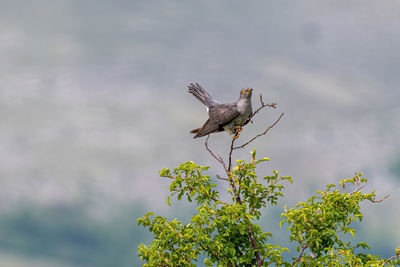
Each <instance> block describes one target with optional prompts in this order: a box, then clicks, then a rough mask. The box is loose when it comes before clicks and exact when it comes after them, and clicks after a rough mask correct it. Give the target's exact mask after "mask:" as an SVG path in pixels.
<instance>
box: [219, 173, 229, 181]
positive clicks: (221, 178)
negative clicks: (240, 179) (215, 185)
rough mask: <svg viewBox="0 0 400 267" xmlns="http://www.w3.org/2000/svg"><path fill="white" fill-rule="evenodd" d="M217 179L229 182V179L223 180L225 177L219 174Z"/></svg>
mask: <svg viewBox="0 0 400 267" xmlns="http://www.w3.org/2000/svg"><path fill="white" fill-rule="evenodd" d="M217 178H218V179H220V180H224V181H229V179H226V178H223V177H221V176H219V175H218V174H217Z"/></svg>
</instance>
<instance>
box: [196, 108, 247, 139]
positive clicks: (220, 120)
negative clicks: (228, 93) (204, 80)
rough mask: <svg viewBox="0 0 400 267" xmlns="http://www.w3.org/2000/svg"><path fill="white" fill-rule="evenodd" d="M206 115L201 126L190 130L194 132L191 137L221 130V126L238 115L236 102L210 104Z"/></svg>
mask: <svg viewBox="0 0 400 267" xmlns="http://www.w3.org/2000/svg"><path fill="white" fill-rule="evenodd" d="M208 115H209V119H208V120H207V121H206V123H204V125H203V127H201V128H200V129H195V130H193V131H192V133H196V135H195V136H194V137H193V138H197V137H202V136H205V135H208V134H210V133H214V132H220V131H223V130H224V129H223V128H222V127H223V126H224V125H225V124H227V123H229V122H231V121H232V120H233V119H234V118H236V116H238V115H239V111H238V108H237V105H236V104H217V105H213V106H210V109H209V111H208Z"/></svg>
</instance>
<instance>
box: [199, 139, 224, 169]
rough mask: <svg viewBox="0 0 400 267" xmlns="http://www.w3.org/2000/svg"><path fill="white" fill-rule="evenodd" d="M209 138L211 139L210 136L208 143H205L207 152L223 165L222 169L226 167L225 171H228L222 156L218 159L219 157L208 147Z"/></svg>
mask: <svg viewBox="0 0 400 267" xmlns="http://www.w3.org/2000/svg"><path fill="white" fill-rule="evenodd" d="M208 138H210V135H207V138H206V142H205V143H204V145H205V146H206V149H207V151H208V152H210V154H211V155H212V156H213V157H214V158H215V159H216V160H217V161H218V162H219V163H221V165H222V167H224V169H225V171H227V169H226V165H225V162H224V160H223V159H222V158H221V156H218V157H217V156H216V155H215V154H214V153H213V152H212V150H211V149H210V148H209V147H208Z"/></svg>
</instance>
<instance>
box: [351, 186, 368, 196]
mask: <svg viewBox="0 0 400 267" xmlns="http://www.w3.org/2000/svg"><path fill="white" fill-rule="evenodd" d="M364 187H365V185H363V186H360V185H358V187H357V189H356V190H354V191H353V192H351V193H350V196H351V195H354V194H355V193H357V192H358V191H360V190H361V189H363V188H364Z"/></svg>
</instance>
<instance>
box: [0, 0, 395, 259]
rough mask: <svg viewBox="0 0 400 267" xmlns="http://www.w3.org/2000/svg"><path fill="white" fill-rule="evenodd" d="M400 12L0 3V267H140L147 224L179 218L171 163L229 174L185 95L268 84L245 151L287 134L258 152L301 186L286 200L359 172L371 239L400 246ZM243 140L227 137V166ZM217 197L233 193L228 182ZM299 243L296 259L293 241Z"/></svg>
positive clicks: (268, 216)
mask: <svg viewBox="0 0 400 267" xmlns="http://www.w3.org/2000/svg"><path fill="white" fill-rule="evenodd" d="M399 15H400V3H399V2H398V1H373V0H370V1H361V0H359V1H347V0H346V1H246V2H244V1H228V0H226V1H134V0H130V1H78V0H59V1H51V0H48V1H15V0H9V1H7V0H2V1H0V55H1V64H0V164H1V168H0V179H1V183H0V266H29V267H30V266H139V265H140V262H139V260H138V258H137V257H136V254H137V252H136V247H137V245H138V244H139V243H140V242H147V243H148V242H149V238H150V235H149V234H148V233H147V230H145V229H144V228H139V227H137V225H136V218H137V217H139V216H141V215H143V214H144V213H145V212H146V211H148V210H152V211H154V212H156V213H158V214H162V215H165V216H168V217H169V218H174V217H179V218H183V219H185V218H186V219H187V218H188V216H191V215H192V214H193V212H194V210H193V207H192V206H190V205H189V206H188V205H185V204H177V202H176V201H173V204H176V206H173V207H172V208H167V207H166V206H167V205H166V196H167V192H168V190H167V188H168V181H165V180H163V179H162V178H159V177H158V171H159V170H160V169H161V168H163V167H175V166H177V165H178V164H180V163H182V162H184V161H186V160H194V161H196V162H197V163H199V164H202V165H211V166H212V167H214V168H215V169H213V170H212V171H210V174H211V175H215V174H216V173H221V171H222V170H221V168H220V166H219V165H218V164H216V163H215V162H214V161H213V158H211V157H210V155H209V154H208V153H207V152H206V151H205V149H204V145H203V143H204V139H200V140H198V139H197V140H193V139H192V137H191V136H190V135H189V134H188V131H189V130H190V129H192V128H195V127H198V126H200V125H201V124H202V123H203V122H204V121H205V119H206V116H207V115H206V112H205V109H204V108H203V107H202V105H201V104H200V103H199V102H198V101H197V100H195V99H194V98H193V97H192V96H191V95H189V94H188V93H187V92H186V85H187V84H188V83H189V82H198V83H200V84H201V85H203V86H204V87H205V88H206V89H208V90H209V92H210V93H211V94H212V95H213V96H214V97H215V98H217V99H218V100H220V101H223V102H231V101H235V100H236V99H237V98H238V96H239V91H240V90H241V89H242V88H244V87H252V88H254V94H255V97H254V99H253V104H254V106H257V105H258V102H257V101H258V100H257V96H258V94H259V93H262V94H263V97H264V100H265V102H268V103H269V102H277V104H278V106H277V107H278V108H277V109H276V110H268V109H266V110H264V112H262V114H261V115H259V116H258V117H257V118H256V119H255V124H253V125H249V126H246V128H245V131H244V132H243V133H242V135H241V138H240V139H239V140H242V141H243V140H247V139H248V138H249V137H251V136H253V135H255V134H256V133H258V132H260V131H262V130H263V129H264V128H265V127H267V126H268V125H269V124H270V123H272V122H273V121H274V120H275V119H276V118H277V117H278V116H279V114H280V112H285V116H284V118H283V119H282V120H281V122H280V123H279V124H278V125H277V126H276V127H275V128H273V129H272V130H271V131H270V133H269V134H268V135H266V136H264V137H263V138H260V139H258V141H256V142H254V143H253V144H252V146H251V147H249V148H248V149H247V150H242V151H238V152H236V153H235V154H234V156H235V158H243V159H248V158H249V151H250V150H252V148H253V147H254V146H256V147H257V149H258V154H259V155H260V156H269V157H270V158H271V159H272V160H271V162H269V163H268V164H266V165H265V166H266V168H265V170H262V171H261V173H262V172H265V173H270V171H271V170H273V169H277V170H279V172H280V174H282V175H291V176H292V177H293V179H294V184H293V185H288V186H287V188H286V191H285V193H286V194H287V198H286V199H285V200H284V201H281V202H280V204H279V206H278V207H274V208H270V209H266V210H265V212H264V213H265V216H264V217H263V219H262V225H263V228H264V230H265V231H270V232H274V233H276V234H275V236H274V240H276V241H277V242H279V243H281V244H282V245H289V244H288V238H287V236H286V233H285V229H284V228H283V229H279V227H278V222H279V215H280V213H281V212H282V207H283V205H285V204H286V205H289V207H291V206H293V205H295V203H297V202H298V201H303V200H305V199H306V198H307V197H309V196H311V195H312V194H313V193H314V192H315V191H316V190H319V189H323V188H324V187H325V185H326V184H328V183H337V182H338V181H339V179H342V178H350V177H352V176H353V175H354V173H355V171H362V172H364V174H365V177H366V178H368V179H369V181H370V182H369V184H368V187H367V188H366V189H365V190H367V191H371V190H374V189H375V190H376V192H377V195H378V197H382V196H384V195H386V194H390V195H391V196H390V197H389V198H388V199H387V200H385V201H384V202H383V203H380V204H372V203H369V202H368V203H365V205H363V212H364V214H365V217H364V221H363V224H362V226H360V227H357V229H359V237H358V239H359V240H363V241H366V242H367V243H369V244H370V245H371V247H372V249H371V251H369V252H370V253H374V254H381V255H384V256H391V255H393V251H394V248H395V247H396V246H399V245H400V228H399V227H398V226H399V223H400V213H399V212H398V203H400V195H399V191H400V140H399V135H400V122H399V119H398V118H399V116H400V106H399V104H398V102H399V99H400V90H399V84H400V75H399V71H400V53H399V47H400V16H399ZM229 140H230V138H229V136H227V135H226V134H224V133H221V134H217V135H214V136H213V137H212V139H211V140H210V145H211V146H212V147H213V149H214V150H215V151H220V153H221V154H223V153H224V151H226V146H227V145H228V143H229ZM221 189H222V190H224V189H226V186H225V185H221ZM291 248H292V247H291Z"/></svg>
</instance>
